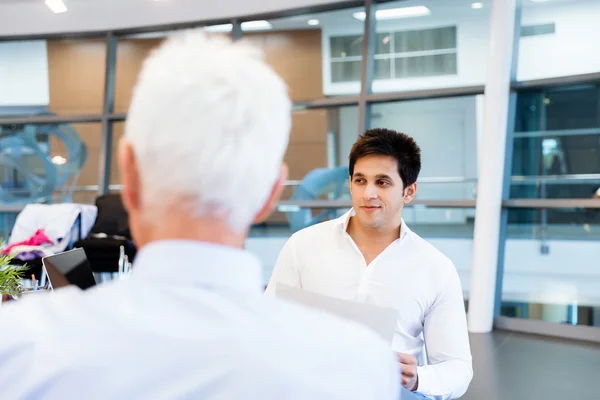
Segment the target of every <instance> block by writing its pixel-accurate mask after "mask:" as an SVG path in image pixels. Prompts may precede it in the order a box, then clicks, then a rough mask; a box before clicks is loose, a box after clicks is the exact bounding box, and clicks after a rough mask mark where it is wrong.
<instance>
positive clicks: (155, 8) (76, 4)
mask: <svg viewBox="0 0 600 400" xmlns="http://www.w3.org/2000/svg"><path fill="white" fill-rule="evenodd" d="M63 1H64V3H65V4H66V5H67V7H68V12H66V13H63V14H53V13H52V12H51V11H50V10H49V9H48V7H46V5H45V4H44V0H0V16H1V20H2V23H1V24H0V36H19V35H44V34H52V33H65V32H86V31H102V30H110V29H122V28H131V27H144V26H157V25H165V24H173V23H181V22H194V21H210V20H225V19H229V18H232V17H238V16H242V17H243V16H248V15H257V14H263V13H272V12H276V11H281V10H290V9H298V8H303V7H311V6H323V5H330V4H335V3H343V2H344V1H343V0H218V1H216V0H160V1H156V0H63ZM473 1H474V0H406V1H404V0H398V1H393V2H389V3H384V4H382V5H381V6H380V7H381V8H394V7H399V6H410V5H426V6H428V7H429V8H430V9H431V10H432V14H435V15H436V16H438V17H439V16H440V15H450V14H454V13H471V14H472V15H473V16H474V18H478V17H479V16H478V14H477V13H479V14H485V13H487V15H489V8H490V3H491V0H479V1H480V2H482V3H484V8H483V9H481V10H473V9H471V3H472V2H473ZM498 1H502V0H498ZM522 1H523V4H524V6H525V7H527V8H533V7H547V6H551V5H559V4H560V5H564V6H568V4H572V3H585V2H597V1H600V0H548V1H546V2H543V3H533V2H532V1H531V0H522ZM353 11H356V9H354V10H341V11H334V12H327V13H321V14H318V15H302V16H297V17H290V18H283V19H277V20H271V21H270V22H271V23H272V24H273V27H274V29H279V30H284V29H311V28H312V29H314V27H309V26H308V25H307V21H308V20H309V19H311V18H317V19H319V20H320V21H321V25H324V26H336V25H343V26H349V25H353V24H358V25H359V26H360V22H359V21H357V20H355V19H353V18H352V12H353ZM316 28H318V27H316Z"/></svg>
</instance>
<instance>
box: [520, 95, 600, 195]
mask: <svg viewBox="0 0 600 400" xmlns="http://www.w3.org/2000/svg"><path fill="white" fill-rule="evenodd" d="M599 99H600V88H599V86H598V85H582V86H568V87H562V88H555V89H548V90H537V91H524V92H521V93H519V94H518V97H517V115H516V125H515V128H516V129H515V130H516V132H515V138H514V148H513V161H512V175H513V178H512V186H511V197H513V198H591V197H592V196H593V195H594V193H595V192H596V191H597V190H598V188H600V112H599V110H600V102H599Z"/></svg>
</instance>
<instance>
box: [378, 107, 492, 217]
mask: <svg viewBox="0 0 600 400" xmlns="http://www.w3.org/2000/svg"><path fill="white" fill-rule="evenodd" d="M480 104H481V102H478V101H477V99H476V96H467V97H456V98H446V99H430V100H417V101H398V102H390V103H378V104H374V105H372V106H371V127H372V128H378V127H381V128H388V129H394V130H396V131H399V132H403V133H406V134H407V135H409V136H411V137H413V138H414V139H415V141H416V142H417V144H418V145H419V147H420V148H421V164H422V167H421V173H420V175H419V186H418V190H417V197H416V198H417V199H436V200H458V199H471V200H472V199H475V195H476V193H475V190H476V187H477V140H478V131H479V130H480V129H481V126H479V125H478V117H477V115H478V113H479V112H480V111H481V110H480V108H479V107H480V106H479V105H480ZM443 217H444V216H443V215H441V217H440V218H441V219H442V220H443Z"/></svg>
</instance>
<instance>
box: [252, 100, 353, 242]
mask: <svg viewBox="0 0 600 400" xmlns="http://www.w3.org/2000/svg"><path fill="white" fill-rule="evenodd" d="M357 134H358V107H357V106H346V107H340V108H329V109H315V110H297V111H294V112H293V114H292V131H291V134H290V142H289V145H288V149H287V152H286V154H285V158H284V161H285V163H286V164H287V165H288V168H289V180H288V182H287V188H286V189H285V191H284V193H283V195H282V199H283V200H287V201H291V202H292V203H293V202H294V201H311V200H328V199H329V200H344V199H345V200H348V199H349V197H348V180H349V179H348V178H349V173H348V168H347V166H348V154H349V152H350V147H351V146H352V144H353V143H354V141H355V140H356V137H357ZM326 211H328V210H321V209H315V210H310V209H299V208H298V207H297V206H294V205H293V204H292V205H288V206H284V207H280V208H279V209H278V211H277V212H275V213H274V214H273V216H271V218H269V220H268V221H266V223H265V224H262V225H261V226H260V227H255V228H256V229H255V230H253V234H256V235H265V234H271V233H273V232H278V233H281V232H283V233H285V234H288V235H289V233H290V232H292V231H296V230H298V229H301V228H303V227H306V226H308V225H307V224H313V223H316V222H317V221H322V220H324V219H329V218H331V217H332V216H333V217H335V216H336V215H337V213H336V211H335V210H333V212H326ZM329 211H331V210H329ZM317 217H318V218H317ZM315 218H316V219H315Z"/></svg>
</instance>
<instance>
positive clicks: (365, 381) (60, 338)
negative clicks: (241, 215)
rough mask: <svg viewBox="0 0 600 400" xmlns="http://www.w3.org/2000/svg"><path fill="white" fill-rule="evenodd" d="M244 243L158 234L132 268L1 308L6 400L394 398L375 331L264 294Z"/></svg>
mask: <svg viewBox="0 0 600 400" xmlns="http://www.w3.org/2000/svg"><path fill="white" fill-rule="evenodd" d="M260 271H261V268H260V265H259V263H258V261H257V259H256V258H254V256H252V255H251V254H249V253H248V252H246V251H243V250H236V249H232V248H229V247H222V246H217V245H210V244H203V243H199V242H185V241H172V242H159V243H155V244H151V245H148V246H146V247H144V248H143V249H142V250H141V251H140V252H139V254H138V257H137V259H136V262H135V264H134V269H133V273H132V276H131V278H130V279H129V280H126V281H114V282H111V283H108V284H104V285H101V286H97V287H95V288H92V289H90V290H87V291H85V292H82V291H80V290H78V289H76V288H66V289H62V290H59V291H57V292H54V293H48V294H36V295H30V297H29V298H28V299H24V300H22V301H20V302H19V303H17V304H14V305H8V304H5V305H4V306H3V307H2V310H0V392H1V394H2V395H1V397H2V399H6V400H11V399H28V398H29V399H39V398H43V399H68V398H81V399H86V400H87V399H111V400H112V399H173V398H177V399H261V400H263V399H267V400H268V399H278V400H279V399H311V400H313V399H361V400H362V399H378V400H386V399H394V400H396V399H397V398H398V391H399V379H400V378H399V373H398V369H397V363H396V360H395V358H394V356H393V354H392V353H391V351H390V349H389V347H388V346H387V345H386V343H385V342H383V341H382V340H380V339H379V338H378V337H377V336H376V334H374V333H372V332H370V331H368V330H366V328H363V327H361V326H358V325H355V324H353V323H351V322H347V321H342V320H338V319H337V318H334V317H332V316H330V315H328V314H324V313H320V312H317V311H312V310H311V311H309V310H306V309H304V308H301V307H300V306H297V305H294V304H288V303H285V302H282V301H280V300H277V299H273V298H270V297H265V296H263V290H262V289H263V287H262V282H263V280H262V278H261V273H260Z"/></svg>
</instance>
